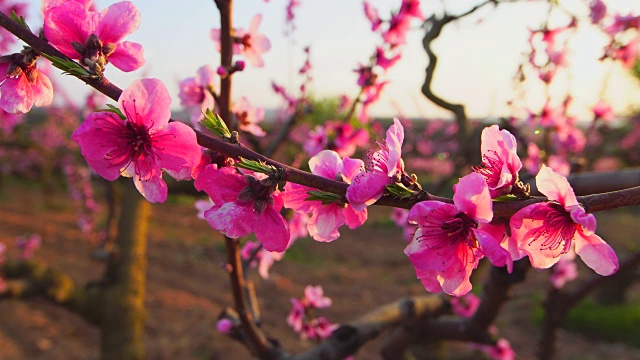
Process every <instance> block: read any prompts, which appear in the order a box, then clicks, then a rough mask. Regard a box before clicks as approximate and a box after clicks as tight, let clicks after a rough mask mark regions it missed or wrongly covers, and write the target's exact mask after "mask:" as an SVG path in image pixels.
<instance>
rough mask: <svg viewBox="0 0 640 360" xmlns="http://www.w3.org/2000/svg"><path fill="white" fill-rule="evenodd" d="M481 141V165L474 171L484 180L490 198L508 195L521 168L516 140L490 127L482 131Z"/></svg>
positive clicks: (504, 131)
mask: <svg viewBox="0 0 640 360" xmlns="http://www.w3.org/2000/svg"><path fill="white" fill-rule="evenodd" d="M481 139H482V142H481V145H480V149H481V150H480V151H481V152H482V164H481V165H480V166H478V167H476V168H474V170H475V171H476V172H477V173H479V174H480V175H482V176H483V177H484V179H485V180H486V182H487V185H488V186H489V192H490V193H491V197H492V198H495V197H498V196H501V195H506V194H509V193H510V192H511V189H512V187H513V185H515V183H516V181H518V171H520V169H521V168H522V162H520V158H519V157H518V154H517V150H518V146H517V145H516V138H515V137H514V136H513V135H511V133H510V132H508V131H507V130H500V128H498V125H492V126H489V127H486V128H484V130H482V136H481Z"/></svg>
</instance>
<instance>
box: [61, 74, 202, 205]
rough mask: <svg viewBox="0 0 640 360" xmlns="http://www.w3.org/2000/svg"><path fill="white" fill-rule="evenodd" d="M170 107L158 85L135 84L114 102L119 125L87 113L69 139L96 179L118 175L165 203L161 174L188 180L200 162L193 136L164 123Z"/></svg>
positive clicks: (107, 116)
mask: <svg viewBox="0 0 640 360" xmlns="http://www.w3.org/2000/svg"><path fill="white" fill-rule="evenodd" d="M170 104H171V97H170V96H169V92H168V91H167V88H166V87H165V86H164V84H163V83H162V82H161V81H160V80H158V79H142V80H136V81H134V82H133V84H131V86H130V87H128V88H127V89H125V90H124V91H123V92H122V95H121V96H120V99H119V100H118V107H119V109H120V111H121V112H122V113H123V114H124V115H125V117H126V118H125V119H124V120H122V119H120V117H118V115H116V114H114V113H112V112H106V111H102V112H94V113H91V114H90V115H89V116H88V117H87V119H86V120H85V121H84V122H83V123H82V125H80V127H79V128H78V130H76V132H75V133H74V134H73V136H72V139H73V140H75V141H76V142H77V143H78V145H80V150H81V152H82V155H84V157H85V159H86V160H87V162H88V163H89V165H90V166H91V168H92V169H93V170H94V171H95V172H97V173H98V174H99V175H100V176H102V177H104V178H105V179H107V180H110V181H113V180H116V179H117V178H118V177H119V176H120V175H123V176H126V177H133V182H134V184H135V185H136V188H137V189H138V191H140V193H141V194H142V196H144V197H145V198H146V199H147V200H148V201H150V202H164V201H165V200H166V199H167V184H166V183H165V182H164V180H162V170H165V171H166V172H167V173H168V174H169V175H171V176H172V177H174V178H176V179H178V180H188V179H191V173H192V171H193V170H194V168H195V167H196V166H197V165H198V163H199V162H200V157H201V150H200V146H199V145H198V143H197V142H196V134H195V132H194V131H193V130H192V129H191V128H190V127H188V126H187V125H185V124H182V123H180V122H171V123H169V119H170V117H171V110H170Z"/></svg>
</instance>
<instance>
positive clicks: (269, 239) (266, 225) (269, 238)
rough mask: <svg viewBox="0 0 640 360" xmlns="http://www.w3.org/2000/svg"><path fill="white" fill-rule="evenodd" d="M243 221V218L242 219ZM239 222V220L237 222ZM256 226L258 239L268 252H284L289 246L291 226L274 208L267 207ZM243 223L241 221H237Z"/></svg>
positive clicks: (255, 230)
mask: <svg viewBox="0 0 640 360" xmlns="http://www.w3.org/2000/svg"><path fill="white" fill-rule="evenodd" d="M241 219H243V218H241ZM236 221H237V220H236ZM259 221H260V223H259V224H255V225H254V226H255V228H254V229H253V231H254V232H255V234H256V239H258V241H260V242H261V243H262V246H263V247H264V248H265V250H267V251H274V252H283V251H285V250H286V249H287V245H288V244H289V224H287V221H286V220H285V219H284V218H283V217H282V215H280V213H279V212H278V211H276V210H274V208H272V207H270V206H267V208H266V209H265V210H264V212H263V213H262V214H261V215H260V217H259ZM237 222H241V221H237Z"/></svg>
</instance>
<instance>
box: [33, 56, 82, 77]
mask: <svg viewBox="0 0 640 360" xmlns="http://www.w3.org/2000/svg"><path fill="white" fill-rule="evenodd" d="M42 56H44V57H46V58H47V59H49V61H51V64H53V66H55V67H57V68H58V69H60V70H62V71H63V72H62V73H63V74H65V75H73V76H75V77H80V78H89V77H92V75H91V73H90V72H89V71H87V69H85V68H83V67H82V66H80V64H78V63H77V62H75V61H71V60H66V59H61V58H59V57H56V56H53V55H49V54H45V53H42Z"/></svg>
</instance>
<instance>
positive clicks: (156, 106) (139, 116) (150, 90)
mask: <svg viewBox="0 0 640 360" xmlns="http://www.w3.org/2000/svg"><path fill="white" fill-rule="evenodd" d="M118 105H119V107H120V110H122V112H123V113H124V114H125V116H127V118H128V119H129V120H130V121H133V122H136V123H138V124H140V125H145V126H147V127H148V128H150V129H152V128H156V127H163V126H165V125H167V124H168V123H169V119H170V118H171V109H170V106H171V96H169V92H168V91H167V88H166V87H165V86H164V84H163V83H162V81H160V80H159V79H139V80H135V81H134V82H133V83H132V84H131V86H129V87H128V88H126V89H125V90H124V91H123V92H122V95H120V99H119V100H118Z"/></svg>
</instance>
